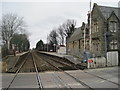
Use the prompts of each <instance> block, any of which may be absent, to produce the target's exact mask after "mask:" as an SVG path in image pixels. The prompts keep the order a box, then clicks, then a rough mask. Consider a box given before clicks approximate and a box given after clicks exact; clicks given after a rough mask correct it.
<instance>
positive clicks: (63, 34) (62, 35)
mask: <svg viewBox="0 0 120 90" xmlns="http://www.w3.org/2000/svg"><path fill="white" fill-rule="evenodd" d="M58 35H59V37H60V38H59V39H60V45H64V40H65V31H64V29H63V28H62V26H59V27H58Z"/></svg>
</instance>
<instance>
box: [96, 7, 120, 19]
mask: <svg viewBox="0 0 120 90" xmlns="http://www.w3.org/2000/svg"><path fill="white" fill-rule="evenodd" d="M98 7H99V9H100V11H101V13H102V14H103V16H104V18H105V19H106V20H107V19H108V18H109V17H110V15H111V14H112V12H114V13H115V15H116V16H117V17H118V18H119V20H120V16H119V13H118V12H119V10H120V8H116V7H108V6H100V5H98Z"/></svg>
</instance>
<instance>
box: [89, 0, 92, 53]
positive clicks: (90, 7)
mask: <svg viewBox="0 0 120 90" xmlns="http://www.w3.org/2000/svg"><path fill="white" fill-rule="evenodd" d="M89 44H90V52H91V50H92V38H91V0H90V42H89Z"/></svg>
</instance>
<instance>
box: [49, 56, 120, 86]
mask: <svg viewBox="0 0 120 90" xmlns="http://www.w3.org/2000/svg"><path fill="white" fill-rule="evenodd" d="M51 60H53V61H55V62H58V63H61V64H64V65H67V66H73V68H74V69H75V70H81V69H80V68H78V66H75V65H72V64H71V65H70V64H67V63H65V62H61V61H58V60H56V59H54V58H53V57H51ZM48 63H49V62H48ZM49 64H50V63H49ZM57 68H58V67H57ZM58 69H59V70H60V71H62V70H61V69H60V68H58ZM84 72H85V73H87V74H90V75H93V76H94V77H97V78H100V79H102V80H106V81H108V82H110V83H113V84H116V85H118V86H120V84H119V83H115V82H113V81H110V80H108V79H105V78H102V77H100V76H98V75H94V74H92V73H89V72H86V71H84ZM70 76H71V75H70ZM72 77H73V76H72ZM73 78H74V77H73Z"/></svg>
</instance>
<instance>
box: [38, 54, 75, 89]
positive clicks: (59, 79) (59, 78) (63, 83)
mask: <svg viewBox="0 0 120 90" xmlns="http://www.w3.org/2000/svg"><path fill="white" fill-rule="evenodd" d="M37 56H38V58H40V59H41V60H43V59H42V58H41V57H39V55H37ZM45 62H46V61H45ZM46 63H47V62H46ZM48 64H49V63H48ZM49 65H50V64H49ZM50 66H52V65H50ZM52 67H53V66H52ZM53 68H55V67H53ZM55 69H56V70H58V69H57V68H55ZM47 70H48V69H47ZM56 73H57V72H56V71H54V74H52V75H53V76H54V77H55V78H57V79H58V81H59V84H61V86H64V87H63V90H65V89H68V90H69V89H71V90H73V89H72V88H71V87H70V86H69V85H68V84H66V82H65V81H63V80H62V78H61V77H60V76H58V75H57V74H56ZM52 78H53V77H52ZM53 80H54V78H53ZM54 81H55V80H54ZM55 83H56V81H55ZM56 85H57V86H58V87H59V88H60V89H61V90H62V88H61V87H60V86H59V85H58V83H56ZM67 87H69V88H67ZM64 88H65V89H64Z"/></svg>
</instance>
